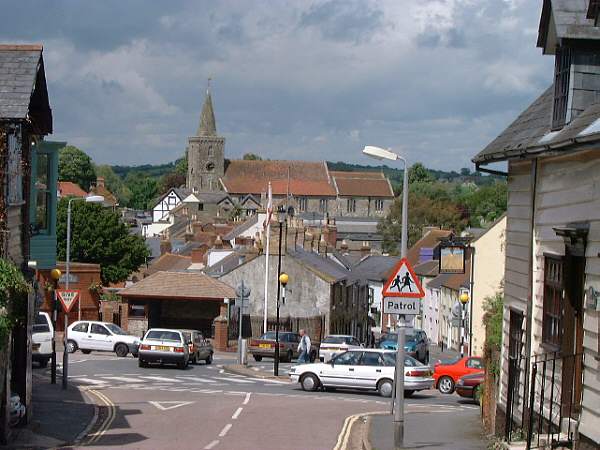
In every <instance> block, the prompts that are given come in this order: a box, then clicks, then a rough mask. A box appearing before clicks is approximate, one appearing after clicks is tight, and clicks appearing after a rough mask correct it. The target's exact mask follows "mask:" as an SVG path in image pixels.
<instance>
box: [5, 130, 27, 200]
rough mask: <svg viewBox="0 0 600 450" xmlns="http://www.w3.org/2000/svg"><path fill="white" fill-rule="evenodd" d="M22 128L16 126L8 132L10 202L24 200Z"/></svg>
mask: <svg viewBox="0 0 600 450" xmlns="http://www.w3.org/2000/svg"><path fill="white" fill-rule="evenodd" d="M21 159H22V147H21V130H20V128H16V129H15V130H13V132H12V133H10V132H9V134H8V176H7V180H8V203H9V204H12V205H14V204H19V203H21V202H22V201H23V165H22V161H21Z"/></svg>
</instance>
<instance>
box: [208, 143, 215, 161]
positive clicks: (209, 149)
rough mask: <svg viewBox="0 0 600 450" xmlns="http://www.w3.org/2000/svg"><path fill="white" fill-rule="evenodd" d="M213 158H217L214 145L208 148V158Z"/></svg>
mask: <svg viewBox="0 0 600 450" xmlns="http://www.w3.org/2000/svg"><path fill="white" fill-rule="evenodd" d="M213 156H215V150H214V149H213V146H212V145H209V146H208V157H209V158H212V157H213Z"/></svg>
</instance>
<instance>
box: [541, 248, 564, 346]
mask: <svg viewBox="0 0 600 450" xmlns="http://www.w3.org/2000/svg"><path fill="white" fill-rule="evenodd" d="M563 300H564V262H563V259H562V257H560V256H558V257H557V256H546V257H545V263H544V311H543V315H542V343H544V344H548V345H550V346H553V347H559V346H560V339H561V334H562V333H561V325H562V324H561V316H562V302H563Z"/></svg>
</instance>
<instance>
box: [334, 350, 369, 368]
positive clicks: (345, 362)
mask: <svg viewBox="0 0 600 450" xmlns="http://www.w3.org/2000/svg"><path fill="white" fill-rule="evenodd" d="M361 353H362V352H346V353H342V354H340V355H339V356H336V357H335V358H334V364H339V365H342V366H355V365H357V364H358V360H359V359H360V354H361Z"/></svg>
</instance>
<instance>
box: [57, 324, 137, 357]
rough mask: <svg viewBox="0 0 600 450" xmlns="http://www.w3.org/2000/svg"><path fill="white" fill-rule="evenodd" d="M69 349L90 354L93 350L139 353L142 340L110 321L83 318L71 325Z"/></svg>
mask: <svg viewBox="0 0 600 450" xmlns="http://www.w3.org/2000/svg"><path fill="white" fill-rule="evenodd" d="M68 330H69V331H68V333H67V337H68V340H67V351H68V352H69V353H73V352H76V351H77V349H79V350H81V351H82V353H85V354H88V353H90V352H92V351H104V352H115V353H116V354H117V356H121V357H124V356H127V355H128V354H129V353H131V354H133V355H134V356H136V355H137V352H138V345H139V343H140V340H139V338H138V337H137V336H131V335H130V334H127V333H126V332H125V331H123V330H122V329H121V327H119V326H117V325H115V324H114V323H109V322H96V321H89V320H82V321H77V322H73V323H72V324H71V325H69V328H68Z"/></svg>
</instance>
